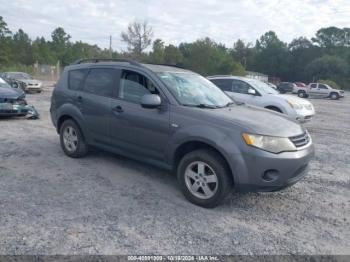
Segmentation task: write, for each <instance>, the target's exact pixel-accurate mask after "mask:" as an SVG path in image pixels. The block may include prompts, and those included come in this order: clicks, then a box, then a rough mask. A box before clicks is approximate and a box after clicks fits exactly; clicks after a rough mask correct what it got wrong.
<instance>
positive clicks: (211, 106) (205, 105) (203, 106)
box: [182, 104, 219, 109]
mask: <svg viewBox="0 0 350 262" xmlns="http://www.w3.org/2000/svg"><path fill="white" fill-rule="evenodd" d="M182 105H183V106H190V107H198V108H210V109H215V108H219V107H218V106H214V105H208V104H198V105H193V104H182Z"/></svg>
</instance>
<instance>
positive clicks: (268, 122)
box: [200, 105, 305, 137]
mask: <svg viewBox="0 0 350 262" xmlns="http://www.w3.org/2000/svg"><path fill="white" fill-rule="evenodd" d="M200 110H201V109H200ZM203 111H205V112H207V114H209V115H211V117H215V118H220V119H222V120H224V121H225V122H231V123H233V124H236V125H239V126H240V127H241V128H242V129H243V130H246V131H247V132H250V133H253V134H260V135H267V136H278V137H291V136H297V135H300V134H302V133H303V132H304V131H305V130H304V128H303V127H302V126H301V125H300V124H298V123H297V122H294V121H292V120H290V119H288V118H287V117H285V116H284V115H283V114H280V113H277V112H273V111H271V110H267V109H263V108H259V107H254V106H248V105H237V106H232V107H226V108H220V109H203Z"/></svg>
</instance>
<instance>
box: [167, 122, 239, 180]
mask: <svg viewBox="0 0 350 262" xmlns="http://www.w3.org/2000/svg"><path fill="white" fill-rule="evenodd" d="M230 133H232V134H230ZM230 133H229V132H227V133H226V132H223V131H222V130H221V129H217V128H214V127H208V126H201V125H193V126H189V127H186V128H182V129H181V130H178V131H177V132H174V133H173V135H172V138H171V142H170V145H171V147H170V148H169V151H168V159H169V162H170V163H171V164H172V165H173V164H174V161H175V156H176V151H177V149H179V148H180V147H181V146H182V145H184V144H186V143H189V142H201V143H205V144H207V145H209V146H210V147H213V148H215V149H216V150H217V151H219V152H220V154H221V155H222V156H223V157H224V159H225V160H226V162H227V163H228V165H229V167H230V169H231V171H232V175H233V179H234V181H236V182H238V180H239V178H238V170H239V169H240V168H241V167H242V161H244V159H243V157H242V155H241V151H240V149H239V145H240V144H241V143H242V142H243V140H242V139H240V140H239V141H236V142H235V139H234V137H236V136H238V137H241V134H238V133H237V134H233V133H234V131H230ZM209 138H210V139H209Z"/></svg>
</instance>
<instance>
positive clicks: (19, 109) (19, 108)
mask: <svg viewBox="0 0 350 262" xmlns="http://www.w3.org/2000/svg"><path fill="white" fill-rule="evenodd" d="M27 113H28V109H27V108H26V107H25V105H13V106H12V108H9V107H8V106H6V107H5V106H4V104H0V116H24V115H26V114H27Z"/></svg>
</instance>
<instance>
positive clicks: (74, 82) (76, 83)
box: [68, 69, 88, 90]
mask: <svg viewBox="0 0 350 262" xmlns="http://www.w3.org/2000/svg"><path fill="white" fill-rule="evenodd" d="M87 72H88V69H76V70H71V71H69V72H68V88H69V89H71V90H81V89H82V87H83V81H84V78H85V76H86V74H87Z"/></svg>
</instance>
